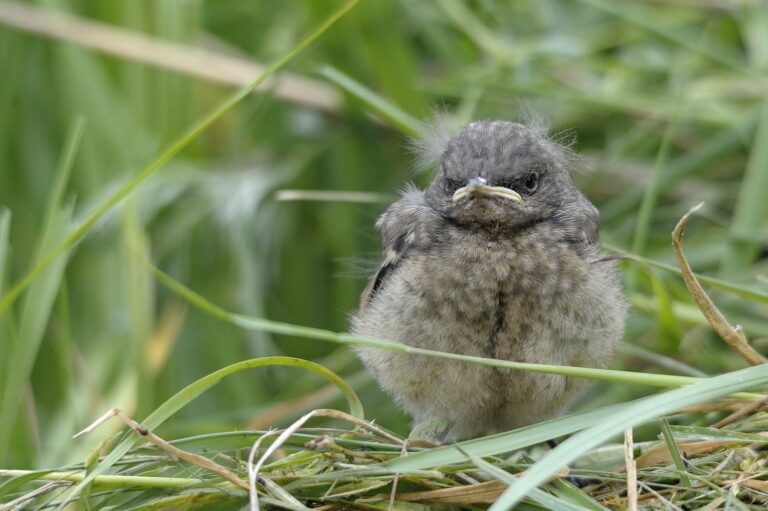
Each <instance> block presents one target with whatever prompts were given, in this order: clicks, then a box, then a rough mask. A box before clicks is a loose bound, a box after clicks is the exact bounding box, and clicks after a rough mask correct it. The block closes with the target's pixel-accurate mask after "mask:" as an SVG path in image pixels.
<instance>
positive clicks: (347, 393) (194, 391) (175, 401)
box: [62, 357, 364, 502]
mask: <svg viewBox="0 0 768 511" xmlns="http://www.w3.org/2000/svg"><path fill="white" fill-rule="evenodd" d="M275 365H279V366H290V367H300V368H302V369H307V370H309V371H312V372H314V373H316V374H319V375H320V376H323V377H324V378H326V379H327V380H329V381H330V382H332V383H333V384H334V385H336V386H337V387H338V388H339V390H341V392H342V393H343V394H344V397H346V398H347V402H348V403H349V408H350V413H351V414H352V415H353V416H355V417H357V418H359V419H363V417H364V414H363V405H362V403H361V402H360V399H359V398H358V397H357V394H355V391H354V390H352V387H350V386H349V385H348V384H347V382H346V381H344V380H343V379H342V378H341V377H339V376H338V375H337V374H336V373H334V372H333V371H331V370H329V369H326V368H325V367H323V366H321V365H320V364H316V363H314V362H310V361H309V360H303V359H299V358H293V357H265V358H255V359H251V360H244V361H242V362H238V363H236V364H232V365H230V366H227V367H224V368H222V369H219V370H218V371H215V372H213V373H211V374H209V375H207V376H204V377H203V378H200V379H199V380H197V381H196V382H194V383H191V384H190V385H188V386H186V387H185V388H183V389H182V390H180V391H179V392H177V393H176V394H174V395H173V396H172V397H171V398H169V399H168V400H167V401H166V402H165V403H163V404H162V405H160V406H159V407H158V408H157V409H156V410H155V411H154V412H152V414H150V415H149V417H147V418H146V419H145V420H144V421H142V423H141V424H142V425H143V426H145V427H146V428H147V429H149V430H153V429H155V428H157V427H158V426H160V425H161V424H162V423H163V422H165V421H166V420H167V419H168V418H169V417H170V416H171V415H173V414H174V413H176V412H178V411H179V410H180V409H181V408H183V407H184V406H186V405H187V404H189V403H190V402H191V401H192V400H194V399H195V398H197V397H198V396H199V395H200V394H202V393H203V392H205V391H206V390H208V389H210V388H211V387H213V386H215V385H216V384H218V383H219V382H220V381H221V380H223V379H224V378H226V377H228V376H231V375H233V374H236V373H239V372H240V371H244V370H246V369H252V368H255V367H266V366H275ZM139 440H140V438H137V437H136V436H135V435H134V434H133V433H130V432H129V433H127V434H126V438H125V439H124V440H123V441H122V442H120V444H119V445H118V446H117V447H115V448H114V449H113V450H112V452H111V453H110V454H109V456H107V457H106V458H104V460H103V461H102V462H101V463H100V464H99V465H98V466H97V467H96V468H95V469H94V470H93V471H91V472H90V473H89V474H88V475H87V476H86V477H85V478H83V479H82V481H80V482H79V483H78V484H77V486H75V487H74V488H72V490H71V491H70V492H68V493H67V495H66V496H64V497H62V502H67V501H68V500H69V499H70V498H72V497H73V496H75V495H77V494H78V493H79V492H80V491H81V489H82V488H84V487H85V486H86V485H88V484H90V483H91V482H92V481H93V480H94V479H95V478H96V477H97V476H100V475H102V474H103V473H104V472H105V471H106V470H108V469H109V468H110V467H111V466H112V465H114V464H115V462H117V461H118V460H119V459H120V458H122V457H123V455H125V453H127V452H128V451H129V450H130V449H131V448H132V447H133V446H134V445H135V444H136V442H137V441H139Z"/></svg>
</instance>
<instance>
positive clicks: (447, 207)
mask: <svg viewBox="0 0 768 511" xmlns="http://www.w3.org/2000/svg"><path fill="white" fill-rule="evenodd" d="M441 149H442V154H441V156H440V166H439V170H438V172H437V175H436V177H435V179H434V180H433V181H432V183H431V184H430V186H429V187H428V188H427V189H426V190H425V191H423V192H422V191H420V190H418V189H415V188H409V189H408V190H406V191H405V193H404V194H403V196H402V198H401V199H400V200H399V201H397V202H395V203H394V204H392V205H391V206H390V207H389V208H388V209H387V211H386V212H385V213H384V214H383V215H382V216H381V217H380V218H379V220H378V222H377V223H376V227H377V229H378V230H379V232H380V234H381V238H382V242H383V246H384V250H383V262H382V263H381V266H380V268H379V270H378V271H377V272H376V274H375V275H374V276H373V277H372V278H371V280H370V283H369V284H368V287H367V289H366V290H365V292H364V293H363V296H362V299H361V304H360V309H359V310H358V311H357V312H356V313H355V314H354V315H353V316H352V319H351V326H352V331H353V332H354V333H357V334H361V335H367V336H373V337H378V338H383V339H390V340H394V341H398V342H401V343H404V344H408V345H411V346H417V347H420V348H426V349H431V350H438V351H447V352H451V353H458V354H463V355H474V356H480V357H488V358H496V359H501V360H514V361H519V362H534V363H541V364H560V365H573V366H586V367H598V368H601V367H605V366H606V365H607V364H608V363H609V361H610V359H611V355H612V351H613V346H614V344H615V343H616V342H617V341H618V340H619V339H620V338H621V336H622V333H623V330H624V321H625V316H626V303H625V300H624V297H623V294H622V286H621V283H620V279H619V275H618V272H617V269H616V268H615V263H613V262H611V261H609V260H606V259H604V256H603V254H602V253H601V250H600V242H599V238H598V228H599V222H600V217H599V213H598V211H597V209H596V208H595V207H594V206H593V205H592V203H591V202H590V201H589V200H588V199H587V198H586V197H585V196H584V195H583V194H582V193H581V192H580V191H579V190H578V189H577V188H576V185H575V184H574V182H573V179H572V177H571V174H570V169H569V168H568V167H569V162H570V161H572V159H571V158H569V153H568V149H567V148H565V147H563V146H561V145H559V144H557V143H556V142H554V141H552V140H550V139H549V138H547V136H546V133H545V132H544V131H543V130H541V129H537V128H535V127H526V126H524V125H521V124H517V123H513V122H506V121H478V122H473V123H472V124H469V125H468V126H466V127H465V128H464V129H463V130H462V131H461V132H459V133H458V135H456V136H455V137H453V138H452V139H450V140H448V141H447V143H446V145H445V146H443V147H441ZM357 353H358V355H359V357H360V358H361V359H362V361H363V363H364V364H365V366H366V367H367V368H368V369H369V370H370V372H371V373H372V374H373V376H374V378H375V379H376V380H377V381H378V383H379V385H380V386H381V387H382V388H383V389H384V390H385V391H387V392H388V393H389V394H391V395H392V396H393V397H394V399H395V401H396V402H397V403H398V405H400V406H401V407H402V408H403V409H404V410H405V411H406V412H408V413H409V414H410V415H411V416H412V417H413V419H414V422H415V423H422V422H426V421H433V420H444V421H447V424H448V425H449V426H448V429H447V431H446V432H444V437H443V440H445V441H452V440H457V439H463V438H468V437H473V436H477V435H480V434H483V433H493V432H497V431H506V430H509V429H514V428H517V427H521V426H525V425H528V424H531V423H535V422H539V421H542V420H545V419H548V418H551V417H554V416H556V415H558V414H560V413H563V412H564V411H565V410H566V409H567V407H568V406H569V405H570V404H571V403H572V402H573V401H574V400H575V399H576V398H577V397H579V395H580V394H581V393H582V392H583V391H584V390H585V388H586V382H585V380H581V379H575V378H569V377H565V376H559V375H550V374H540V373H532V372H523V371H516V370H511V369H499V368H493V367H486V366H479V365H476V364H469V363H463V362H457V361H451V360H446V359H441V358H435V357H429V356H424V355H411V354H407V353H396V352H392V351H386V350H381V349H377V348H370V347H361V348H358V349H357Z"/></svg>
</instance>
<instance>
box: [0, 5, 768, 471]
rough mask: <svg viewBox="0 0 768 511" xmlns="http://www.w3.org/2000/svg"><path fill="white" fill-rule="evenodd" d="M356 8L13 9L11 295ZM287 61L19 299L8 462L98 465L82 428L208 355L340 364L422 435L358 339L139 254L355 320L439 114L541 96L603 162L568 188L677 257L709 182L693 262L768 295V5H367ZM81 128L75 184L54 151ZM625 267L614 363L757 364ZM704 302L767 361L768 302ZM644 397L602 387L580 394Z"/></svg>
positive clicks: (285, 391) (221, 389) (5, 280)
mask: <svg viewBox="0 0 768 511" xmlns="http://www.w3.org/2000/svg"><path fill="white" fill-rule="evenodd" d="M338 5H340V2H338V1H336V0H334V1H330V0H287V1H282V2H275V1H255V0H217V1H208V2H204V1H201V0H163V1H153V0H119V1H118V0H116V1H110V2H103V1H98V0H73V1H66V2H65V1H56V0H40V1H31V2H25V3H21V4H19V3H16V2H0V76H2V78H1V79H0V277H1V278H0V289H2V290H3V294H4V293H5V292H7V291H8V289H9V287H10V285H11V284H12V283H15V282H16V281H18V279H19V278H21V277H22V276H23V275H24V273H25V272H26V271H27V270H28V269H30V268H31V267H32V265H33V264H34V262H35V261H37V260H39V258H40V257H41V256H42V255H45V254H47V253H48V252H49V251H50V249H51V248H52V247H53V246H54V245H55V243H56V242H57V241H60V240H62V239H63V238H64V237H66V235H68V234H69V233H71V232H73V231H74V229H75V228H76V227H77V226H78V225H79V224H80V223H81V222H82V220H83V219H84V218H86V217H87V215H88V214H89V213H91V212H92V211H93V210H94V208H95V207H97V206H98V205H99V204H101V203H102V202H103V201H104V200H105V199H106V198H107V197H108V196H109V195H110V194H112V193H114V192H115V190H117V189H118V187H119V186H121V185H122V184H123V183H125V182H127V181H128V180H129V179H130V178H131V177H132V176H135V175H136V174H138V173H139V172H140V171H141V169H142V168H144V167H145V166H146V165H148V164H149V163H150V162H151V161H152V160H154V159H155V157H156V156H157V155H158V154H159V153H160V152H161V150H162V148H163V147H166V146H167V145H168V144H170V143H172V142H173V141H174V140H176V139H177V138H178V137H179V135H180V134H182V133H184V132H185V131H186V130H188V129H189V128H190V126H192V125H193V123H194V122H195V121H196V120H198V119H200V118H202V117H204V116H205V115H206V114H207V113H208V112H210V111H211V110H212V109H213V108H215V107H216V106H217V105H218V104H219V103H220V102H221V101H223V100H224V99H225V98H226V97H227V96H228V95H229V94H231V93H232V91H233V90H234V89H233V88H234V87H236V86H238V85H245V84H246V83H247V82H248V81H249V80H251V79H252V78H254V77H255V76H256V70H257V69H256V67H255V66H257V65H263V64H268V63H270V62H271V61H273V60H275V59H276V58H278V57H279V56H281V55H283V54H284V53H286V52H287V51H289V50H290V49H292V48H293V47H294V46H295V45H296V43H297V42H298V41H299V40H300V39H301V38H302V37H303V36H304V35H305V34H307V33H308V32H309V31H310V30H311V29H312V28H313V27H315V26H316V25H317V24H318V23H319V22H320V21H321V20H322V19H324V18H325V17H326V16H327V15H328V14H329V13H330V12H331V11H332V10H333V9H334V8H336V7H337V6H338ZM23 8H26V9H23ZM62 16H66V18H62ZM62 19H63V21H62ZM94 23H97V24H94ZM167 43H172V46H170V47H169V46H168V45H167ZM83 44H86V45H88V46H90V47H83ZM278 76H279V77H281V78H282V79H281V80H278V81H276V82H274V81H273V82H270V84H268V86H267V87H265V88H262V89H261V92H259V93H256V94H253V95H251V96H249V97H248V98H246V99H245V100H244V101H242V102H241V103H240V104H239V105H238V106H237V107H236V108H234V109H233V110H232V111H231V112H229V113H227V114H226V115H225V116H224V118H222V119H221V120H219V121H218V122H216V123H215V124H214V125H213V126H211V127H210V128H209V129H207V130H206V131H205V132H204V133H202V134H200V135H199V136H198V137H197V138H196V139H195V140H194V142H192V143H191V144H190V145H189V146H188V147H186V148H185V149H184V150H183V151H182V152H181V153H180V154H179V155H178V156H176V157H175V158H173V159H172V160H171V161H170V162H168V163H166V164H165V165H164V166H163V168H161V169H160V170H159V171H157V172H156V173H155V174H154V175H153V176H152V177H151V178H150V179H149V180H147V181H146V182H144V183H143V184H142V185H141V186H140V187H139V188H138V189H137V190H136V191H135V192H134V193H132V194H131V195H130V197H129V198H127V199H126V200H125V201H123V202H122V203H121V204H120V206H119V207H117V208H114V209H113V210H112V211H111V212H110V213H109V214H108V215H106V216H105V217H104V218H103V219H102V220H101V221H100V222H98V223H97V224H96V225H95V226H94V227H93V228H92V229H91V230H90V231H89V233H88V235H87V236H86V237H85V238H84V239H83V240H82V241H81V242H80V243H78V244H77V245H76V246H75V247H74V248H73V249H72V250H71V251H70V252H68V254H66V257H62V258H59V259H57V260H56V262H55V263H54V265H53V266H52V267H51V268H50V269H49V270H47V271H46V272H45V273H44V274H42V275H41V276H40V277H38V279H36V281H35V283H33V285H32V287H30V289H29V290H27V291H26V292H25V293H24V294H23V295H22V296H21V297H20V299H19V300H17V301H16V303H14V304H13V306H12V307H11V308H10V309H9V310H8V311H7V312H5V314H3V315H2V316H1V317H0V400H1V401H0V466H5V467H14V468H28V467H49V466H56V465H61V464H64V463H69V462H73V461H80V460H82V459H83V457H84V456H85V454H86V453H88V452H90V451H91V450H92V449H93V446H94V445H95V443H96V440H94V438H93V437H87V438H86V439H78V440H72V439H71V436H72V434H73V433H75V432H76V431H78V430H79V429H81V428H82V427H84V426H85V425H87V424H89V423H90V422H91V421H92V420H94V419H95V418H96V417H98V416H99V415H101V414H102V413H103V412H105V411H106V410H107V409H108V408H110V407H113V406H119V407H120V408H122V409H124V410H125V411H126V412H127V413H129V414H130V415H132V416H134V417H136V418H138V419H141V418H142V417H144V416H146V415H147V414H148V413H149V412H151V411H152V410H154V409H155V408H156V407H157V406H158V405H159V404H160V403H162V402H163V401H164V400H165V399H167V398H168V397H169V396H170V395H172V394H174V393H175V392H177V391H178V390H180V389H181V388H183V387H184V386H185V385H187V384H189V383H191V382H192V381H194V380H196V379H198V378H200V377H202V376H204V375H206V374H208V373H211V372H212V371H214V370H216V369H219V368H221V367H223V366H225V365H228V364H231V363H234V362H237V361H239V360H243V359H246V358H252V357H261V356H267V355H276V354H286V355H290V356H296V357H302V358H306V359H309V360H314V361H316V362H319V363H321V364H323V365H325V366H327V367H328V368H330V369H332V370H334V371H336V372H338V373H339V374H341V375H342V376H344V378H345V379H347V380H348V381H349V382H350V383H351V384H352V385H353V386H354V387H355V389H356V390H357V391H358V392H359V393H360V395H361V397H362V399H363V402H364V404H365V408H366V415H367V417H368V418H370V419H375V420H376V421H377V422H378V423H379V424H381V425H384V426H386V427H389V428H393V429H394V430H396V431H398V432H400V433H403V434H405V433H407V430H408V427H409V426H408V422H407V419H406V418H405V417H404V416H403V415H402V414H401V413H400V412H399V411H397V409H396V408H395V407H394V406H393V405H392V403H391V402H390V400H389V398H388V397H387V396H385V395H384V394H382V393H381V392H380V391H379V390H378V389H377V388H376V386H375V384H374V383H373V382H372V381H371V379H370V378H369V377H368V376H367V374H366V373H365V372H364V371H363V369H362V367H361V365H360V364H359V363H358V362H357V360H356V359H355V357H354V355H353V354H352V353H351V351H350V350H349V349H348V348H347V347H344V346H337V345H334V344H327V343H322V342H320V341H316V340H307V339H301V338H297V337H291V336H280V335H267V334H258V333H253V332H245V331H243V330H240V329H238V328H236V327H234V326H232V325H229V324H226V323H224V322H221V321H220V320H218V319H216V318H215V317H212V316H211V315H210V314H207V313H205V312H202V311H199V310H197V309H194V308H190V307H188V306H187V305H186V304H185V302H184V301H183V300H182V299H180V298H179V297H178V296H177V295H175V294H174V293H172V292H170V291H169V290H168V289H166V288H164V287H163V286H162V285H160V284H159V283H158V282H157V281H156V280H155V279H154V278H153V276H152V275H151V273H150V271H149V269H148V267H147V266H146V264H145V263H144V260H145V259H150V260H152V261H153V262H154V263H155V264H156V265H157V266H159V267H160V268H161V269H163V270H164V271H166V272H168V273H170V274H171V275H172V276H173V277H174V278H176V279H178V280H179V281H181V282H183V283H185V284H186V285H188V286H189V287H191V288H192V289H194V290H195V291H196V292H198V293H200V294H201V295H203V296H205V297H206V298H208V299H210V300H212V301H213V302H215V303H217V304H219V305H221V306H222V307H224V308H226V309H228V310H232V311H238V312H242V313H245V314H249V315H253V316H258V317H266V318H270V319H273V320H279V321H285V322H288V323H292V324H298V325H308V326H314V327H320V328H326V329H330V330H334V331H344V330H345V329H346V327H347V316H348V314H349V313H350V312H351V311H353V310H354V309H355V307H356V305H357V300H358V296H359V293H360V292H361V290H362V288H363V287H364V286H365V279H366V276H367V275H368V274H370V272H371V271H373V268H374V267H375V264H376V258H377V257H378V255H377V253H378V250H379V245H378V239H377V236H376V233H375V231H374V229H373V224H374V222H375V219H376V217H377V215H379V214H380V213H381V212H382V211H383V209H384V208H385V207H386V204H387V201H391V200H393V198H394V197H395V196H396V193H397V191H398V189H399V188H401V187H402V186H403V185H404V183H406V182H408V181H414V182H415V183H416V184H418V185H420V186H424V185H425V184H426V183H427V182H428V181H429V179H430V177H429V171H427V172H423V173H415V171H414V166H413V157H412V155H411V154H410V153H409V151H408V136H410V135H412V134H413V130H414V127H415V124H414V121H413V120H414V119H420V120H429V119H430V118H431V117H432V116H433V112H434V111H435V109H438V110H441V111H443V112H444V114H445V115H447V116H449V117H450V118H451V119H452V122H453V123H454V124H455V125H461V124H462V123H465V122H468V121H470V120H472V119H477V118H503V119H520V118H521V115H524V114H522V113H521V112H525V111H529V110H533V111H536V112H539V113H540V114H542V115H543V116H545V117H546V118H548V119H549V122H550V123H551V125H552V130H553V132H555V133H563V135H562V136H565V137H574V138H575V143H574V148H575V149H576V151H577V152H579V153H580V154H582V155H583V156H584V160H583V162H582V167H584V169H585V170H586V171H584V172H581V173H579V174H578V175H577V180H578V182H579V184H580V186H581V187H582V189H583V190H584V191H585V193H586V194H587V195H588V196H589V198H590V199H591V200H592V201H593V202H594V203H595V204H596V205H597V206H598V207H599V209H600V210H601V212H602V216H603V231H602V236H603V239H604V241H605V242H606V243H607V244H608V245H609V246H610V247H611V248H612V249H615V250H620V251H623V252H627V253H631V254H636V255H638V256H643V257H645V258H648V259H651V260H653V261H658V262H662V263H671V264H674V258H673V253H672V249H671V244H670V231H671V230H672V228H673V226H674V224H675V222H676V221H677V219H678V218H679V217H680V216H681V215H682V214H683V213H684V212H685V211H687V210H688V209H689V208H690V207H691V206H693V205H694V204H696V203H698V202H701V201H705V202H706V207H705V209H704V210H703V212H702V213H701V214H699V215H698V216H697V217H696V219H695V220H694V221H693V222H692V223H691V225H690V226H689V229H688V232H687V237H686V250H687V255H688V257H689V259H690V261H691V264H692V266H693V267H694V268H695V269H696V270H697V271H699V272H703V273H705V274H708V275H712V276H717V277H720V278H723V279H726V280H728V281H729V282H732V283H735V284H736V285H737V286H744V287H750V288H753V289H758V290H761V291H762V292H765V291H766V289H767V288H768V280H767V279H766V274H767V273H768V271H767V270H766V268H768V263H767V261H768V259H767V258H766V247H768V198H767V197H766V194H767V193H768V99H766V98H767V96H766V95H767V92H768V4H767V3H766V2H762V1H759V0H754V1H750V0H730V1H729V0H696V1H693V0H691V1H689V0H632V1H626V2H611V1H609V0H561V1H558V0H537V1H533V0H529V1H502V0H424V1H411V0H396V1H394V0H393V1H387V2H384V1H365V2H361V4H360V5H358V6H356V7H355V8H354V9H353V10H352V12H350V13H349V14H348V15H346V16H345V17H344V18H343V19H342V20H341V21H340V22H339V23H338V24H337V25H336V26H334V27H332V28H331V29H330V30H329V31H328V32H327V33H325V34H324V35H323V36H322V38H321V39H320V40H319V41H318V42H317V43H315V44H314V45H312V46H311V47H310V48H309V49H307V50H306V51H304V52H303V53H302V54H301V55H300V56H299V57H298V58H296V59H295V60H293V61H292V62H291V63H290V65H289V66H288V68H287V69H286V70H285V71H284V72H281V73H280V74H279V75H278ZM521 105H522V106H521ZM79 130H81V131H79ZM77 133H81V135H82V137H81V141H80V143H79V145H78V146H77V148H76V152H75V156H74V160H73V164H72V167H71V176H70V178H69V180H68V182H67V184H66V187H65V188H64V194H63V196H62V197H61V200H60V201H58V202H57V201H56V200H55V197H54V198H52V194H53V193H54V192H53V190H55V189H56V182H57V181H56V180H57V179H58V178H57V176H60V175H61V172H57V169H60V168H62V166H63V164H62V160H64V159H65V155H66V152H67V141H68V140H72V139H73V137H75V138H76V135H77ZM292 190H293V191H294V192H291V191H292ZM296 190H299V191H300V192H295V191H296ZM306 191H315V192H316V191H323V192H328V193H326V194H325V195H318V194H317V193H308V192H306ZM342 192H364V193H363V194H361V195H350V194H348V193H342ZM53 205H55V207H54V206H53ZM622 268H623V270H624V272H625V275H626V280H627V294H628V297H629V299H630V302H631V303H632V305H633V308H632V314H631V318H630V323H629V326H628V329H627V333H626V336H625V339H624V344H623V345H622V347H621V348H620V349H619V354H618V356H617V358H616V362H615V364H614V366H615V367H616V368H627V369H632V370H642V371H651V372H668V373H676V374H718V373H721V372H723V371H727V370H732V369H735V368H738V367H741V366H742V365H743V363H742V362H741V361H740V360H739V359H738V358H737V357H736V356H734V355H732V353H731V352H730V351H729V350H728V349H727V348H725V347H724V346H723V345H722V342H721V341H720V340H719V339H718V338H717V337H716V336H714V335H713V334H712V333H711V331H710V329H709V327H708V326H707V325H706V323H705V321H704V320H703V318H702V316H701V315H700V314H699V313H698V310H697V309H696V308H695V306H693V305H692V303H691V301H690V299H689V297H688V294H687V292H686V291H685V288H684V286H683V285H682V281H681V280H680V279H679V277H678V276H677V275H675V274H674V273H670V272H668V271H665V270H664V269H662V268H659V267H658V266H656V267H651V266H647V265H644V264H641V263H639V262H637V261H636V260H634V261H625V262H623V263H622ZM713 296H714V297H715V299H716V301H717V303H718V304H719V305H720V306H721V307H722V309H723V310H724V311H725V312H726V313H727V314H728V316H729V319H731V321H732V322H733V323H738V324H741V325H742V326H743V327H744V329H745V331H746V332H747V334H748V336H749V337H750V338H757V339H756V341H755V345H756V346H757V347H758V349H760V350H761V351H763V352H764V353H765V352H766V351H767V350H768V340H766V339H763V340H762V341H761V340H760V339H759V338H760V337H761V336H762V337H763V338H765V337H766V336H768V325H767V322H766V317H767V314H766V309H765V307H764V306H758V305H755V304H754V303H752V302H749V301H745V300H743V299H741V298H738V297H735V296H733V295H732V294H724V293H721V292H717V291H713ZM651 391H652V389H648V388H639V387H632V386H622V385H616V384H613V385H605V384H602V385H596V386H595V387H594V391H593V392H590V395H589V396H588V397H587V398H586V400H585V401H584V402H583V403H582V404H581V405H580V406H582V407H594V406H597V405H599V404H604V403H609V402H618V401H624V400H628V399H630V398H632V397H636V396H639V395H643V394H645V393H649V392H651ZM317 407H344V402H343V401H342V400H341V398H340V397H339V395H338V394H337V393H336V392H335V391H334V390H333V389H332V388H330V387H327V386H326V383H325V382H324V381H321V380H320V379H319V378H318V377H317V376H315V375H312V374H311V373H304V372H301V371H300V370H298V369H290V368H263V369H259V370H255V371H251V372H249V373H247V374H244V375H239V376H237V377H234V378H231V379H229V380H227V381H224V382H223V383H222V384H220V385H218V386H217V387H216V388H214V389H213V390H211V391H210V392H208V393H206V394H204V395H203V396H201V397H200V398H199V399H197V400H196V401H194V402H193V403H192V404H191V405H189V406H188V407H186V408H185V409H184V410H182V411H181V412H180V413H178V414H177V415H176V416H175V417H174V418H173V419H172V420H170V421H168V423H167V424H166V425H164V426H163V427H162V428H161V431H160V433H161V434H162V435H164V436H166V437H170V438H173V437H178V436H183V435H190V434H201V433H205V432H210V431H227V430H232V429H242V428H244V427H250V428H266V427H269V426H275V427H276V426H280V425H284V424H286V423H289V422H291V421H292V420H294V419H295V418H296V417H297V416H298V415H299V414H300V413H301V412H304V411H306V410H310V409H313V408H317ZM110 428H112V429H110ZM120 428H121V426H119V425H117V424H114V425H111V426H106V427H105V428H104V429H103V430H100V431H99V432H97V433H96V434H95V435H96V436H97V437H98V435H101V436H102V437H104V436H107V435H109V434H110V433H111V432H114V431H115V430H118V429H120Z"/></svg>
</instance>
